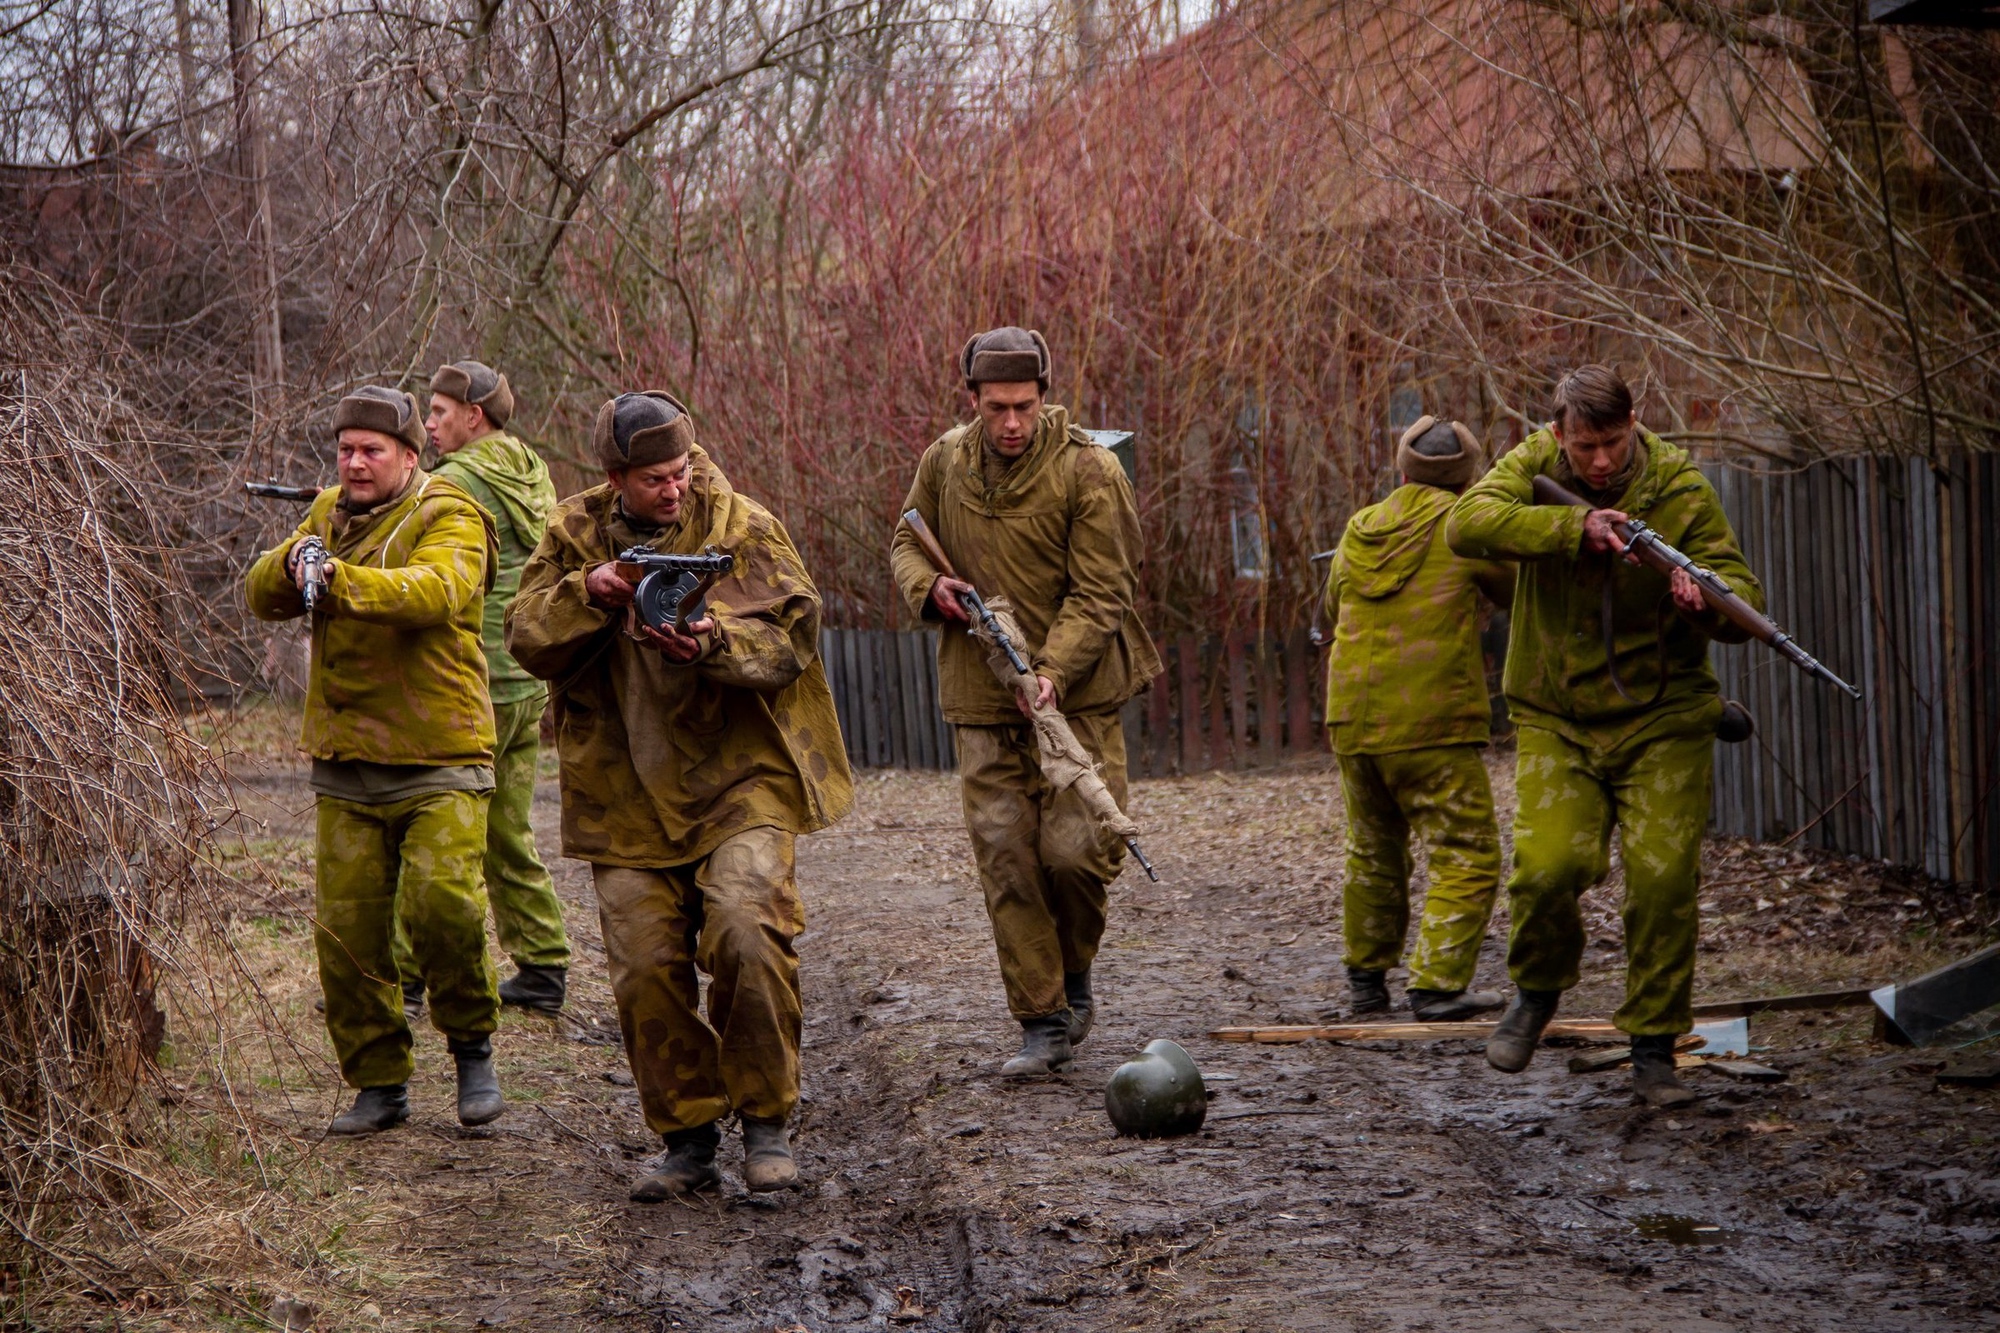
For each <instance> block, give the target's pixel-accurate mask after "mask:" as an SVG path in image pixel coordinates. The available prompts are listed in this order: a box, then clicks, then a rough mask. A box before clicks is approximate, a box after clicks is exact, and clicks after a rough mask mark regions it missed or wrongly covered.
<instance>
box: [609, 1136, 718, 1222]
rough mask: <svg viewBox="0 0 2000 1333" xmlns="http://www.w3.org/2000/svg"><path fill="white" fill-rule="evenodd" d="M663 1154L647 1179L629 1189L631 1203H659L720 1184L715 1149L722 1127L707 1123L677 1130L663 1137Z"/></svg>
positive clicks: (643, 1178)
mask: <svg viewBox="0 0 2000 1333" xmlns="http://www.w3.org/2000/svg"><path fill="white" fill-rule="evenodd" d="M666 1140H667V1155H666V1157H665V1158H663V1159H662V1160H661V1162H660V1164H659V1166H657V1167H655V1168H654V1169H653V1173H652V1174H651V1175H649V1176H643V1177H641V1178H640V1180H639V1183H638V1184H636V1185H634V1186H633V1187H632V1196H631V1197H632V1202H633V1203H659V1202H661V1201H662V1200H665V1199H672V1198H676V1197H678V1196H680V1195H683V1194H693V1193H694V1192H695V1191H696V1190H712V1189H714V1188H715V1187H716V1186H717V1185H720V1184H721V1183H722V1173H721V1172H720V1171H718V1170H716V1169H715V1148H716V1145H717V1144H719V1143H721V1142H722V1127H721V1126H720V1125H718V1124H717V1123H716V1122H715V1121H713V1120H711V1121H709V1122H708V1123H707V1124H705V1125H697V1126H695V1127H694V1128H693V1129H677V1130H675V1131H674V1132H673V1133H671V1134H669V1135H667V1136H666Z"/></svg>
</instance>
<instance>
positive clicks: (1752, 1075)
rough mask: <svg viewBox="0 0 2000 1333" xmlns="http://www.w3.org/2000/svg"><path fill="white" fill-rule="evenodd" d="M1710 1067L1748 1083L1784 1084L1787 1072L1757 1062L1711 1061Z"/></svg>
mask: <svg viewBox="0 0 2000 1333" xmlns="http://www.w3.org/2000/svg"><path fill="white" fill-rule="evenodd" d="M1708 1067H1709V1068H1710V1069H1713V1070H1717V1071H1718V1072H1720V1073H1724V1074H1727V1075H1729V1077H1731V1078H1740V1079H1742V1080H1743V1081H1744V1082H1746V1083H1783V1082H1784V1081H1785V1071H1784V1070H1782V1069H1773V1068H1771V1066H1769V1065H1760V1064H1758V1063H1757V1062H1756V1061H1755V1060H1710V1061H1709V1062H1708Z"/></svg>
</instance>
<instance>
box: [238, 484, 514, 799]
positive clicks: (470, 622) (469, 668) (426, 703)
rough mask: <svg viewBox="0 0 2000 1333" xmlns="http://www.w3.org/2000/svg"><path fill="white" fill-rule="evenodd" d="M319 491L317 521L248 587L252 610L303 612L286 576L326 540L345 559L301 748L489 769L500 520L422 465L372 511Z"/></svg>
mask: <svg viewBox="0 0 2000 1333" xmlns="http://www.w3.org/2000/svg"><path fill="white" fill-rule="evenodd" d="M340 496H341V488H339V487H337V486H336V487H331V488H329V489H327V490H324V491H321V492H320V495H319V498H318V499H317V500H315V501H313V503H312V507H311V508H310V509H308V510H307V511H306V516H305V521H303V522H302V523H300V524H299V526H298V528H297V530H296V531H294V532H293V533H292V535H291V536H290V537H289V538H287V539H286V540H285V541H283V542H281V543H279V544H278V545H277V546H276V547H274V548H272V549H271V550H269V551H266V552H265V553H264V554H263V555H262V556H260V557H258V559H257V562H256V563H255V564H254V565H252V566H251V567H250V573H249V575H248V576H247V577H246V579H245V581H244V591H245V595H246V597H247V600H248V602H249V606H250V614H251V615H253V616H256V617H257V618H258V619H259V620H292V619H295V618H297V617H299V616H302V615H304V614H305V600H304V598H303V597H302V596H301V595H300V593H299V590H298V588H297V587H296V586H295V585H294V584H293V583H292V580H291V576H290V575H288V574H286V572H285V560H286V558H287V557H288V556H289V555H290V554H291V550H292V547H293V546H294V545H296V544H297V543H298V542H299V540H300V539H302V538H304V537H306V536H309V535H310V536H317V537H319V538H320V539H321V540H322V541H324V542H325V543H326V545H327V549H328V550H330V551H332V553H333V555H334V557H335V559H336V561H337V564H336V565H335V567H334V571H333V577H332V582H331V583H330V584H329V585H328V587H327V590H326V592H325V594H324V595H323V596H322V598H321V599H320V603H319V609H318V610H317V611H316V612H315V613H314V615H313V625H312V674H311V677H310V679H309V680H308V682H307V685H306V706H305V718H304V721H303V724H302V726H301V728H300V734H299V748H300V749H302V750H304V751H305V752H306V753H307V754H309V755H311V756H313V758H315V759H332V760H357V759H358V760H364V761H366V762H369V763H375V764H433V765H443V764H490V763H492V762H493V705H492V703H491V702H490V701H489V700H488V699H487V696H486V655H485V653H484V652H483V651H481V648H480V641H479V623H480V614H481V611H482V609H483V606H484V603H485V597H486V590H487V589H488V588H490V587H491V586H492V584H493V571H494V568H495V550H496V546H495V538H494V533H493V521H492V519H490V518H488V517H487V515H486V513H485V511H483V510H482V509H480V507H479V506H478V505H477V504H475V503H474V502H473V500H472V497H471V496H469V495H467V494H466V493H465V492H464V491H462V490H460V489H459V488H458V487H457V486H454V485H453V484H452V483H451V482H449V481H446V480H444V479H443V478H441V477H433V476H431V475H429V474H427V473H425V472H422V471H419V472H417V473H415V474H414V475H413V476H412V477H411V479H410V484H409V485H408V486H407V487H406V488H405V489H404V491H403V494H402V495H401V496H400V497H399V498H398V499H396V500H393V501H391V502H389V503H388V504H386V505H383V506H380V507H378V508H376V509H374V510H372V511H369V512H367V513H361V514H348V513H345V512H344V511H342V510H340V509H338V508H337V507H336V506H337V505H338V503H339V500H340Z"/></svg>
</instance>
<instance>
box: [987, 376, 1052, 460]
mask: <svg viewBox="0 0 2000 1333" xmlns="http://www.w3.org/2000/svg"><path fill="white" fill-rule="evenodd" d="M973 406H975V407H977V408H978V409H979V419H980V420H981V421H983V422H985V423H986V442H987V444H989V445H991V446H992V448H993V451H994V452H995V453H997V454H999V455H1000V456H1001V457H1002V458H1019V457H1020V456H1021V455H1022V454H1024V453H1026V452H1027V451H1028V446H1029V445H1031V444H1033V443H1034V442H1035V427H1036V426H1038V425H1040V424H1041V420H1042V389H1041V386H1040V385H1039V384H1036V383H1035V382H1034V381H1033V380H1027V381H1025V382H1023V383H1020V384H1011V383H999V384H982V385H980V386H979V392H978V393H977V394H976V395H975V396H974V399H973Z"/></svg>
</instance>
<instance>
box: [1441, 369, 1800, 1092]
mask: <svg viewBox="0 0 2000 1333" xmlns="http://www.w3.org/2000/svg"><path fill="white" fill-rule="evenodd" d="M1538 476H1547V477H1551V478H1553V479H1554V480H1555V481H1557V482H1559V483H1561V485H1562V486H1564V487H1566V488H1567V489H1569V490H1570V491H1573V492H1576V493H1577V494H1579V495H1581V496H1582V497H1583V498H1584V500H1585V501H1586V502H1587V503H1588V504H1589V505H1590V506H1594V507H1591V508H1587V509H1586V508H1571V507H1567V506H1563V505H1553V504H1550V505H1538V504H1536V503H1535V484H1534V483H1535V479H1536V478H1537V477H1538ZM1631 519H1643V520H1644V521H1645V523H1646V524H1648V525H1650V527H1651V528H1652V529H1653V530H1654V531H1656V532H1657V533H1658V534H1659V536H1660V537H1661V538H1663V539H1664V540H1665V541H1666V542H1668V543H1670V544H1671V545H1672V546H1674V547H1676V548H1678V549H1679V550H1680V551H1682V552H1684V553H1685V554H1686V555H1687V556H1689V557H1690V558H1691V559H1692V560H1693V561H1695V562H1697V563H1698V564H1699V565H1702V566H1706V568H1707V569H1708V570H1711V571H1713V572H1714V573H1715V574H1716V575H1719V576H1720V577H1721V578H1722V579H1723V580H1724V581H1725V582H1726V583H1728V584H1729V586H1730V587H1731V588H1733V589H1734V590H1735V592H1736V594H1737V595H1738V596H1740V597H1741V598H1742V599H1743V600H1744V601H1746V602H1749V603H1752V604H1754V605H1756V606H1758V607H1761V605H1762V603H1763V591H1762V589H1761V588H1760V587H1759V585H1758V583H1757V580H1756V578H1755V576H1754V575H1752V574H1751V572H1750V569H1749V566H1748V565H1747V564H1746V563H1745V561H1744V558H1743V552H1742V550H1741V548H1740V547H1739V546H1738V545H1737V541H1736V534H1735V533H1734V532H1733V531H1731V530H1730V526H1729V520H1728V518H1727V517H1726V516H1725V515H1724V514H1723V512H1722V504H1721V502H1720V501H1719V500H1718V499H1717V497H1716V494H1715V490H1714V488H1713V487H1711V486H1710V485H1709V483H1708V481H1707V480H1706V479H1705V478H1704V477H1703V476H1702V475H1701V473H1700V472H1698V471H1696V469H1695V466H1694V464H1693V463H1692V462H1691V461H1690V460H1689V458H1688V455H1687V453H1686V451H1685V450H1683V449H1681V448H1679V447H1677V446H1675V445H1672V444H1668V443H1667V442H1665V441H1663V440H1661V439H1660V438H1659V437H1658V436H1656V435H1654V434H1652V433H1651V432H1650V431H1647V430H1645V429H1643V428H1641V427H1640V426H1639V424H1638V421H1637V418H1636V417H1635V415H1634V413H1633V409H1632V392H1631V390H1630V389H1629V388H1627V387H1626V385H1625V382H1624V380H1622V379H1621V378H1619V376H1618V374H1617V372H1615V371H1613V370H1611V369H1609V368H1608V367H1605V366H1584V367H1582V368H1580V369H1578V370H1574V371H1571V372H1570V373H1569V374H1568V375H1566V376H1564V377H1563V380H1562V382H1561V383H1560V384H1559V385H1558V386H1557V387H1556V397H1555V419H1554V420H1553V421H1552V422H1551V423H1550V425H1549V427H1548V428H1547V429H1545V430H1541V431H1537V432H1536V433H1535V434H1533V435H1531V436H1529V437H1528V438H1527V439H1526V440H1523V441H1522V442H1521V443H1520V444H1519V445H1517V446H1515V448H1514V449H1513V450H1512V451H1511V452H1509V453H1508V454H1507V455H1506V456H1505V457H1504V458H1502V459H1501V460H1500V461H1499V462H1498V463H1497V464H1495V465H1494V468H1493V470H1492V471H1491V472H1489V473H1488V474H1487V475H1486V476H1485V478H1484V479H1483V480H1481V481H1479V482H1478V483H1476V484H1475V485H1474V486H1473V487H1472V488H1471V489H1470V490H1468V491H1467V492H1466V493H1465V495H1464V497H1463V498H1462V499H1460V500H1459V502H1458V504H1457V506H1456V507H1455V508H1454V510H1453V511H1452V516H1451V520H1450V522H1449V525H1448V526H1447V529H1446V539H1447V540H1448V541H1449V542H1450V543H1451V547H1452V549H1453V550H1454V551H1456V552H1458V553H1459V554H1460V555H1464V556H1469V557H1473V558H1477V559H1504V560H1515V561H1519V562H1520V574H1519V577H1518V580H1517V582H1516V585H1515V593H1514V608H1513V624H1512V629H1511V634H1510V639H1509V642H1508V646H1507V670H1506V681H1505V689H1506V695H1507V703H1508V707H1509V709H1510V711H1511V712H1512V714H1513V717H1514V720H1515V721H1516V723H1517V724H1518V725H1519V727H1520V739H1519V757H1518V761H1517V763H1518V768H1517V778H1516V784H1515V785H1516V798H1517V801H1518V803H1519V811H1518V813H1517V814H1516V816H1515V821H1514V873H1513V875H1512V877H1511V878H1510V879H1509V880H1508V883H1507V894H1508V903H1509V909H1510V911H1511V912H1512V914H1513V928H1512V934H1511V937H1510V938H1509V940H1508V946H1507V965H1508V970H1509V972H1510V973H1511V974H1512V976H1513V979H1514V984H1515V985H1516V986H1517V987H1518V988H1519V991H1518V993H1517V994H1516V995H1515V997H1514V1000H1513V1003H1512V1004H1511V1005H1510V1006H1509V1007H1508V1009H1507V1012H1506V1013H1505V1014H1503V1015H1502V1016H1501V1019H1500V1023H1499V1027H1498V1029H1497V1031H1495V1033H1494V1034H1493V1037H1492V1039H1491V1040H1490V1041H1489V1042H1488V1044H1487V1048H1486V1058H1487V1060H1488V1061H1489V1062H1490V1063H1491V1064H1492V1065H1493V1067H1494V1068H1495V1069H1499V1070H1503V1071H1505V1072H1508V1073H1515V1072H1518V1071H1520V1070H1522V1069H1525V1068H1526V1067H1527V1065H1528V1062H1529V1060H1530V1059H1532V1058H1533V1056H1534V1052H1535V1047H1536V1045H1537V1044H1538V1043H1539V1042H1540V1040H1541V1035H1542V1031H1543V1029H1544V1028H1545V1027H1547V1025H1548V1023H1549V1020H1550V1019H1551V1018H1553V1017H1554V1015H1555V1012H1556V1006H1557V1003H1558V1001H1559V1000H1560V999H1561V996H1562V993H1563V992H1564V991H1565V990H1568V989H1569V988H1570V987H1572V986H1574V985H1576V983H1577V976H1578V964H1579V962H1580V961H1581V959H1582V955H1583V945H1584V931H1583V918H1582V913H1581V911H1580V908H1579V905H1578V899H1579V898H1580V897H1581V895H1582V894H1583V893H1584V891H1585V890H1587V889H1589V888H1590V887H1591V886H1592V885H1594V884H1596V883H1598V882H1599V881H1600V880H1602V879H1603V878H1604V877H1605V876H1606V875H1607V874H1608V873H1609V872H1610V840H1611V833H1612V830H1613V829H1614V828H1615V829H1616V830H1617V831H1618V835H1619V845H1620V849H1621V852H1622V856H1623V861H1624V867H1625V904H1624V919H1625V951H1626V960H1627V961H1626V973H1625V1002H1624V1003H1623V1004H1622V1005H1620V1006H1619V1008H1618V1011H1617V1013H1616V1014H1615V1015H1614V1021H1616V1023H1617V1025H1618V1027H1619V1029H1620V1030H1621V1031H1624V1032H1627V1033H1630V1034H1631V1037H1632V1074H1633V1090H1634V1092H1635V1093H1636V1094H1637V1095H1638V1096H1639V1097H1640V1098H1641V1099H1642V1100H1644V1101H1646V1102H1649V1103H1651V1104H1652V1105H1655V1106H1676V1105H1680V1104H1683V1103H1685V1102H1688V1101H1691V1100H1693V1097H1694V1094H1693V1093H1692V1092H1690V1091H1689V1090H1688V1089H1687V1087H1686V1086H1685V1085H1683V1084H1682V1083H1681V1082H1680V1080H1679V1078H1678V1077H1677V1076H1676V1075H1675V1073H1674V1052H1673V1047H1674V1039H1675V1037H1676V1036H1678V1035H1679V1034H1681V1033H1684V1032H1686V1031H1688V1030H1689V1028H1691V1027H1692V1026H1693V1016H1692V1014H1691V1012H1690V1002H1691V1000H1692V996H1693V988H1694V955H1695V933H1696V927H1697V915H1696V891H1697V889H1698V888H1699V886H1700V881H1701V870H1700V866H1701V840H1702V834H1703V832H1704V830H1705V829H1706V828H1707V825H1708V811H1709V789H1710V779H1711V775H1712V770H1713V766H1714V748H1715V741H1716V736H1717V728H1718V725H1719V724H1720V723H1722V721H1723V719H1724V705H1723V701H1722V697H1721V690H1720V687H1719V686H1718V684H1717V682H1716V678H1715V673H1714V671H1713V670H1711V669H1710V667H1709V663H1708V644H1709V641H1710V640H1711V639H1719V640H1721V641H1723V642H1725V643H1740V642H1742V641H1744V640H1745V639H1747V638H1748V637H1749V635H1748V634H1747V633H1746V632H1745V631H1744V630H1742V629H1740V628H1738V626H1737V625H1736V624H1734V623H1732V622H1731V621H1730V620H1728V619H1726V618H1725V617H1724V616H1722V615H1720V614H1718V613H1717V612H1716V611H1715V610H1714V609H1712V608H1711V606H1710V604H1709V603H1708V601H1706V600H1705V599H1704V597H1703V595H1702V592H1701V589H1700V587H1699V586H1698V585H1697V584H1696V582H1695V580H1694V579H1693V578H1692V577H1690V576H1689V575H1688V573H1687V572H1685V571H1684V570H1679V569H1677V570H1675V571H1674V572H1673V575H1672V577H1671V578H1669V577H1666V576H1663V575H1662V574H1660V573H1659V572H1657V571H1656V570H1654V569H1652V568H1645V567H1640V566H1638V565H1635V564H1633V563H1631V562H1630V561H1628V560H1627V558H1626V546H1625V542H1624V541H1623V540H1622V539H1621V538H1620V537H1619V535H1618V533H1617V531H1615V528H1616V526H1617V525H1620V524H1624V523H1626V522H1628V520H1631Z"/></svg>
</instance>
